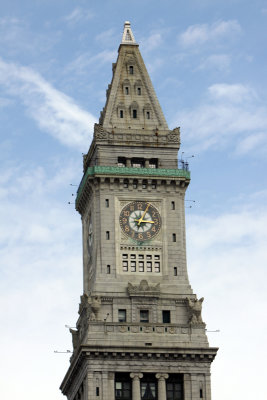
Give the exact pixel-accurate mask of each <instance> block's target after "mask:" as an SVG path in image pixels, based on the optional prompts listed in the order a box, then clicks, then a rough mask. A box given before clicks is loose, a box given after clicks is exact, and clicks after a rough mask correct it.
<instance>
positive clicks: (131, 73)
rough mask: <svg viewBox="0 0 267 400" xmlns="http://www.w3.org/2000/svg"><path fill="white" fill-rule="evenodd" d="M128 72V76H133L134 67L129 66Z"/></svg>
mask: <svg viewBox="0 0 267 400" xmlns="http://www.w3.org/2000/svg"><path fill="white" fill-rule="evenodd" d="M129 72H130V75H133V73H134V67H133V65H130V66H129Z"/></svg>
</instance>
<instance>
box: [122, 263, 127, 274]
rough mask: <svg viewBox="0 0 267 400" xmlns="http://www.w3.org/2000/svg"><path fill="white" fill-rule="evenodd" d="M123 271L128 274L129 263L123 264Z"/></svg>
mask: <svg viewBox="0 0 267 400" xmlns="http://www.w3.org/2000/svg"><path fill="white" fill-rule="evenodd" d="M122 270H123V272H128V261H123V262H122Z"/></svg>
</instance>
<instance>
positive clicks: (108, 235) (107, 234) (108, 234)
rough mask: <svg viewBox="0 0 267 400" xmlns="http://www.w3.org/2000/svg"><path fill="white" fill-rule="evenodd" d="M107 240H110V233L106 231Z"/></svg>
mask: <svg viewBox="0 0 267 400" xmlns="http://www.w3.org/2000/svg"><path fill="white" fill-rule="evenodd" d="M106 239H107V240H109V239H110V233H109V231H106Z"/></svg>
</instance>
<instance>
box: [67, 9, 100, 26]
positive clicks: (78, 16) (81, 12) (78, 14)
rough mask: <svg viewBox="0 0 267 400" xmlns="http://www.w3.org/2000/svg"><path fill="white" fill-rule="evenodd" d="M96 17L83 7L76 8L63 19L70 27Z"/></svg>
mask: <svg viewBox="0 0 267 400" xmlns="http://www.w3.org/2000/svg"><path fill="white" fill-rule="evenodd" d="M93 17H94V13H93V12H92V11H90V10H86V9H84V8H81V7H76V8H75V9H74V10H73V11H72V12H71V13H70V14H68V15H66V16H65V17H64V18H63V19H64V20H65V21H66V22H67V23H68V24H69V25H76V24H77V23H80V22H82V21H88V20H90V19H92V18H93Z"/></svg>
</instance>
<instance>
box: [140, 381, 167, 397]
mask: <svg viewBox="0 0 267 400" xmlns="http://www.w3.org/2000/svg"><path fill="white" fill-rule="evenodd" d="M141 399H142V400H144V399H157V391H156V383H155V382H141ZM168 400H169V399H168Z"/></svg>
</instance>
